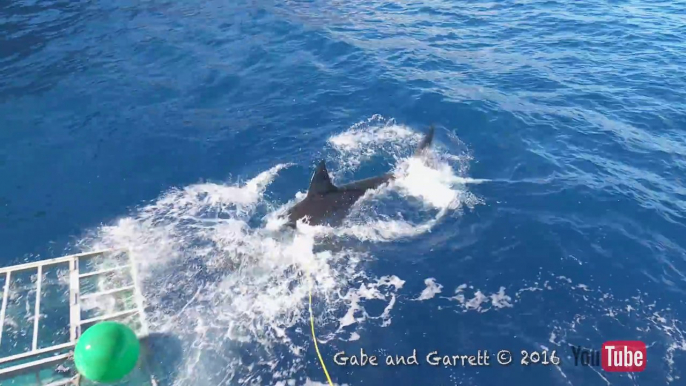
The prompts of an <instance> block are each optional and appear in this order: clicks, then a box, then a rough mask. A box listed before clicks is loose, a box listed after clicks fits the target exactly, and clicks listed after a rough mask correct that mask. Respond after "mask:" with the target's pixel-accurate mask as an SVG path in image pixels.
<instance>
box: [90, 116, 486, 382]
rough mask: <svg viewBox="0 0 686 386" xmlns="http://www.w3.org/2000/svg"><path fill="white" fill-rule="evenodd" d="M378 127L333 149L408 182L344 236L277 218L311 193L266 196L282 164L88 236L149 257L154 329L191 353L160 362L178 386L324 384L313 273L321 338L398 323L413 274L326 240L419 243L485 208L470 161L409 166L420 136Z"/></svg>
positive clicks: (348, 226)
mask: <svg viewBox="0 0 686 386" xmlns="http://www.w3.org/2000/svg"><path fill="white" fill-rule="evenodd" d="M379 119H380V118H378V117H374V118H373V119H371V120H369V121H367V122H365V123H364V124H358V125H355V126H353V127H351V128H350V129H349V130H347V131H346V132H344V133H342V134H339V135H337V136H334V137H332V138H331V139H330V141H329V143H330V144H332V145H333V147H334V151H335V155H334V157H335V158H336V159H337V160H338V161H339V162H338V163H339V164H340V168H338V171H339V172H354V171H355V170H356V168H357V167H359V166H360V165H361V164H362V163H363V162H364V161H365V160H367V159H370V157H372V156H381V157H388V158H393V159H396V160H397V162H396V165H397V166H396V169H395V170H394V173H396V176H397V179H396V182H395V183H393V184H389V185H388V186H385V187H383V188H381V189H377V190H376V191H373V192H369V194H368V195H366V196H365V197H364V198H363V199H362V200H360V202H359V203H358V204H357V205H356V206H355V208H354V209H353V213H352V214H351V216H350V217H349V219H348V220H346V223H345V224H344V225H343V226H342V227H340V228H330V227H325V226H317V227H311V226H308V225H306V224H300V226H299V227H298V229H297V230H296V231H294V232H291V231H281V230H279V228H280V225H282V222H283V220H281V219H279V214H282V213H283V212H284V210H285V208H287V207H288V206H290V205H291V204H293V203H294V202H297V201H298V200H300V199H302V193H299V194H297V195H296V196H295V197H294V198H293V199H292V200H291V201H290V202H288V203H286V204H278V203H274V202H270V201H269V200H267V199H266V198H265V192H266V191H267V189H268V188H269V185H270V183H271V182H272V181H274V180H275V179H276V178H278V174H279V172H280V171H281V170H283V169H284V168H287V167H288V166H290V165H289V164H279V165H276V166H274V167H272V168H271V169H269V170H266V171H264V172H262V173H260V174H258V175H257V176H255V177H253V178H251V179H249V180H247V181H245V182H240V181H239V182H231V183H227V184H213V183H203V184H195V185H190V186H187V187H184V188H179V189H172V190H171V191H169V192H167V193H165V194H163V195H162V196H161V197H160V198H159V199H157V200H156V201H155V202H153V203H151V204H150V205H147V206H145V207H142V208H140V209H139V210H137V211H136V212H135V213H134V214H132V215H131V216H129V217H125V218H122V219H120V220H119V221H117V222H116V223H114V224H112V225H108V226H104V227H102V228H100V229H98V230H97V231H95V232H94V234H93V235H91V236H90V237H88V238H86V239H85V240H83V241H82V247H83V248H84V249H91V248H127V249H128V250H129V251H130V253H131V254H132V256H133V258H134V260H135V261H136V262H137V264H138V270H139V278H140V280H141V284H142V287H143V294H144V297H145V301H146V308H147V316H148V322H149V326H150V329H151V330H152V331H155V332H164V333H168V334H171V335H173V336H175V337H178V339H179V341H180V342H181V345H182V347H183V349H182V354H181V355H179V356H180V358H165V357H164V356H165V355H171V354H169V353H166V352H165V353H161V354H160V355H162V358H160V360H161V361H172V360H176V361H180V363H179V364H178V365H177V366H175V368H176V369H178V370H176V373H174V374H170V375H169V378H170V379H169V380H167V382H166V383H172V382H173V384H175V385H197V384H225V383H226V382H232V383H233V382H236V383H250V384H303V383H307V382H310V384H314V383H312V382H313V381H309V378H306V377H304V376H303V374H302V370H303V369H304V366H305V364H306V363H307V362H308V361H309V360H310V359H311V358H307V357H305V352H306V351H307V348H308V347H309V344H310V341H309V337H308V334H307V330H306V329H305V330H304V329H303V327H304V326H305V325H306V322H307V320H308V315H309V314H308V313H307V306H306V300H307V298H308V289H309V283H308V278H307V276H306V275H307V272H315V273H316V275H314V277H313V280H314V289H313V291H314V293H313V295H314V296H315V298H316V299H317V300H316V304H315V315H318V316H317V321H316V324H317V325H320V326H323V327H322V328H323V330H320V331H321V332H319V333H318V337H319V338H320V339H321V340H322V342H326V341H328V340H331V339H334V338H341V339H346V340H347V339H348V338H349V339H351V340H354V339H359V334H358V332H357V331H358V329H359V328H361V326H362V325H363V324H365V323H377V324H379V325H381V326H388V325H390V324H391V323H392V310H393V307H394V305H395V303H396V301H397V293H398V291H399V290H401V288H402V286H403V283H404V280H403V279H401V278H399V277H397V276H383V277H375V276H373V275H371V274H369V273H367V272H366V270H365V263H366V262H367V261H369V260H372V259H373V256H370V255H369V254H367V253H365V252H360V251H359V248H357V249H356V248H348V247H340V246H337V247H336V248H329V247H327V244H326V242H325V240H330V239H331V238H332V237H333V238H349V239H350V238H352V239H354V240H366V241H377V242H378V241H385V242H388V241H393V240H397V239H399V238H402V237H411V236H415V235H419V234H421V233H424V232H427V231H429V230H430V229H431V228H432V227H434V226H436V225H437V224H438V223H439V222H440V220H441V218H443V217H444V216H446V215H448V214H449V213H453V212H455V211H456V210H457V209H459V208H461V207H463V206H465V205H466V206H468V207H469V206H473V205H475V204H476V203H478V202H479V200H478V199H477V198H476V197H475V196H473V195H472V194H470V193H468V192H466V183H468V182H466V181H467V179H465V178H464V177H463V176H459V175H458V173H456V172H455V171H454V170H456V169H457V170H464V165H457V166H456V164H455V163H456V162H457V163H460V162H464V160H459V157H457V156H454V155H450V157H448V156H447V155H448V154H447V153H444V154H441V153H440V152H434V154H433V155H432V158H431V159H426V160H418V159H412V158H407V157H408V156H409V155H410V154H411V150H412V146H410V147H408V146H407V144H408V141H409V142H410V144H412V142H415V143H416V142H417V141H418V140H419V139H420V138H421V133H418V132H415V131H413V130H411V129H410V128H409V127H406V126H401V125H397V124H395V123H393V124H389V123H388V122H387V121H384V122H381V121H380V120H379ZM403 157H405V158H403ZM456 159H458V160H459V161H456ZM342 160H347V161H345V162H343V161H342ZM399 203H400V204H399ZM405 203H406V204H405ZM394 205H395V206H397V205H410V207H411V208H412V210H411V212H414V213H416V214H417V215H416V218H413V219H411V220H410V219H405V218H403V217H402V215H398V214H397V211H396V212H395V213H393V211H389V210H388V208H389V206H390V207H393V206H394ZM274 208H276V209H274ZM405 212H407V210H405ZM256 224H259V225H256ZM370 301H374V302H379V301H381V302H384V303H385V307H384V308H383V311H382V312H381V313H380V314H372V313H370V312H367V311H366V309H365V305H366V303H367V302H370ZM340 315H343V316H342V317H341V316H340Z"/></svg>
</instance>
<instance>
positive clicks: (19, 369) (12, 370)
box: [0, 249, 148, 386]
mask: <svg viewBox="0 0 686 386" xmlns="http://www.w3.org/2000/svg"><path fill="white" fill-rule="evenodd" d="M121 252H124V253H126V254H127V255H128V256H127V257H128V264H123V265H119V266H116V267H112V268H107V269H101V270H97V271H93V272H87V273H80V271H79V266H80V262H81V260H83V259H88V258H91V257H95V256H98V255H105V254H109V253H121ZM57 264H68V266H69V301H68V303H69V342H67V343H62V344H57V345H52V346H49V347H44V348H39V330H40V317H41V296H42V293H43V288H42V287H43V274H44V273H45V269H44V268H45V267H48V266H53V265H57ZM33 269H35V270H36V271H37V274H38V276H37V279H36V303H35V307H34V318H33V339H32V342H31V349H30V350H29V351H27V352H23V353H20V354H15V355H11V356H7V357H0V365H1V364H11V363H12V362H14V361H18V360H23V359H28V358H31V357H37V356H39V355H45V354H50V353H55V355H53V356H50V357H47V358H42V359H37V360H33V361H30V362H27V363H22V364H18V365H15V366H10V367H5V368H3V369H0V379H8V378H11V377H13V376H17V375H21V374H27V373H32V372H35V374H36V382H38V384H39V385H41V384H43V383H42V381H41V380H40V376H39V374H38V371H40V370H41V369H43V368H45V367H49V366H52V365H55V364H57V363H59V362H60V361H63V360H66V359H69V358H70V357H71V355H72V353H71V352H67V353H59V352H60V351H64V350H71V349H73V347H74V346H75V345H76V342H77V340H78V337H79V336H80V335H81V331H82V326H84V325H88V324H92V323H95V322H99V321H103V320H111V319H117V318H120V317H125V316H131V315H138V320H139V322H140V331H139V336H140V337H143V336H146V335H147V334H148V326H147V321H146V320H145V314H144V302H143V298H142V293H141V291H140V288H139V287H138V285H137V284H138V272H137V270H136V264H135V262H134V261H133V257H132V256H131V254H130V253H129V252H128V251H126V250H122V249H116V250H99V251H93V252H85V253H79V254H75V255H69V256H64V257H59V258H55V259H48V260H42V261H36V262H32V263H26V264H19V265H15V266H11V267H4V268H0V274H5V286H4V292H3V296H2V308H1V309H0V344H2V334H3V329H4V325H5V319H6V314H7V308H8V302H9V299H10V297H9V292H10V288H11V286H10V281H11V278H12V274H13V273H16V272H22V271H27V270H33ZM127 269H128V270H129V272H128V273H129V274H130V275H131V279H132V280H133V285H126V286H121V287H118V288H113V289H110V290H105V291H100V292H95V293H90V294H83V295H82V294H81V279H82V278H86V277H94V276H98V275H104V274H107V273H111V272H117V271H123V270H127ZM124 291H133V293H134V299H135V302H136V307H135V308H132V309H127V310H124V311H118V312H112V313H108V314H104V315H99V316H96V317H93V318H90V319H85V320H82V319H81V301H82V300H85V299H89V298H95V297H99V296H105V295H116V294H118V293H120V292H124ZM70 384H74V385H76V384H78V377H76V378H72V379H65V380H60V381H57V382H53V383H50V385H49V386H61V385H70Z"/></svg>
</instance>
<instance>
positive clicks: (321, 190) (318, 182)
mask: <svg viewBox="0 0 686 386" xmlns="http://www.w3.org/2000/svg"><path fill="white" fill-rule="evenodd" d="M335 190H336V187H335V186H334V184H332V183H331V178H330V177H329V172H328V171H327V170H326V163H325V162H324V160H322V161H321V162H319V165H317V169H315V171H314V174H313V175H312V181H310V189H309V190H308V191H307V195H308V196H310V195H313V194H325V193H328V192H332V191H335Z"/></svg>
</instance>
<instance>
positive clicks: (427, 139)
mask: <svg viewBox="0 0 686 386" xmlns="http://www.w3.org/2000/svg"><path fill="white" fill-rule="evenodd" d="M434 131H435V130H434V126H433V125H431V127H430V128H429V132H428V133H426V135H425V136H424V138H423V139H422V142H420V143H419V146H417V150H415V152H414V155H415V156H418V155H421V154H422V153H424V150H426V149H427V148H428V147H429V146H431V142H433V140H434Z"/></svg>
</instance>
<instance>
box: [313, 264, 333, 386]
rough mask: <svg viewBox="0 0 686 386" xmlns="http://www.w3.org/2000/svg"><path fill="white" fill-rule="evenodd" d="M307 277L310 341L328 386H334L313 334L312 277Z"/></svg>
mask: <svg viewBox="0 0 686 386" xmlns="http://www.w3.org/2000/svg"><path fill="white" fill-rule="evenodd" d="M308 268H309V267H308ZM307 276H308V278H309V282H310V285H309V292H310V326H312V341H313V342H314V349H315V350H316V351H317V356H318V357H319V363H321V364H322V368H323V369H324V374H325V375H326V380H327V381H329V385H330V386H334V384H333V382H331V377H330V376H329V372H328V371H327V370H326V365H325V364H324V359H322V354H321V353H320V352H319V346H317V336H316V335H315V334H314V314H313V313H312V275H311V274H309V273H308V275H307Z"/></svg>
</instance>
